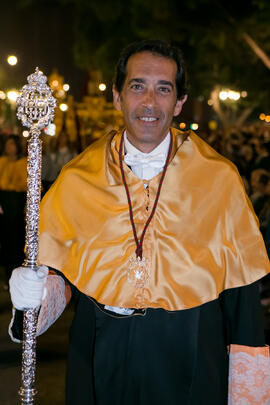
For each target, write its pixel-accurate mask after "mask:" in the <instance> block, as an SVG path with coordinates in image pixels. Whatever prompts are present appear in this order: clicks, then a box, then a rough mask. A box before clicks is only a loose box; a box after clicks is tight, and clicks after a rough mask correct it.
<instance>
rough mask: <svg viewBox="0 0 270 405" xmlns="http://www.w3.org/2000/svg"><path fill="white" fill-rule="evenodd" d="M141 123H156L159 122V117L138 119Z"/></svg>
mask: <svg viewBox="0 0 270 405" xmlns="http://www.w3.org/2000/svg"><path fill="white" fill-rule="evenodd" d="M138 120H139V121H144V122H156V121H158V118H157V117H138Z"/></svg>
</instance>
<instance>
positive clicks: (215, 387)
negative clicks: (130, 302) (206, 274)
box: [66, 283, 265, 405]
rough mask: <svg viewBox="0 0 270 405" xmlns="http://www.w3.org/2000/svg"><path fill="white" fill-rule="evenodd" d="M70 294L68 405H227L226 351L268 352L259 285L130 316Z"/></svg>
mask: <svg viewBox="0 0 270 405" xmlns="http://www.w3.org/2000/svg"><path fill="white" fill-rule="evenodd" d="M75 294H76V295H77V297H76V298H77V305H76V313H75V317H74V320H73V323H72V326H71V331H70V347H69V356H68V367H67V384H66V393H67V395H66V396H67V402H66V403H67V405H74V404H76V405H165V404H166V405H226V404H227V392H228V384H227V381H228V359H229V356H228V350H227V347H228V345H230V344H241V345H247V346H264V344H265V340H264V333H263V326H262V315H261V308H260V301H259V291H258V284H257V283H254V284H252V285H249V286H244V287H240V288H234V289H230V290H227V291H224V292H223V293H222V294H221V295H220V297H219V298H218V299H216V300H214V301H211V302H209V303H206V304H203V305H201V306H198V307H196V308H192V309H188V310H182V311H175V312H168V311H165V310H163V309H149V308H148V309H147V310H146V311H141V312H139V313H138V314H137V315H133V316H123V315H118V314H115V313H113V312H110V311H106V310H104V308H103V306H101V305H99V304H97V303H95V302H94V301H92V300H91V299H89V298H88V297H87V296H85V295H84V294H82V293H80V292H79V291H78V290H76V293H75Z"/></svg>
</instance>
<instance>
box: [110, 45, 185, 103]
mask: <svg viewBox="0 0 270 405" xmlns="http://www.w3.org/2000/svg"><path fill="white" fill-rule="evenodd" d="M140 52H151V53H152V54H154V55H158V56H163V57H165V58H169V59H172V60H174V62H175V63H176V65H177V73H176V78H175V83H176V91H177V99H178V100H180V99H181V98H183V96H184V95H185V94H187V84H186V68H185V63H184V60H183V57H182V54H181V52H180V50H179V49H178V48H176V47H174V46H172V45H170V44H169V43H168V42H166V41H162V40H158V39H151V40H143V41H138V42H134V43H132V44H130V45H128V46H127V47H126V48H124V49H123V51H122V53H121V55H120V58H119V60H118V63H117V65H116V71H115V78H114V85H115V89H116V90H117V91H118V92H119V93H120V92H121V91H122V89H123V85H124V82H125V79H126V67H127V62H128V60H129V58H130V57H131V56H132V55H135V54H136V53H140Z"/></svg>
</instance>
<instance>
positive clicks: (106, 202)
mask: <svg viewBox="0 0 270 405" xmlns="http://www.w3.org/2000/svg"><path fill="white" fill-rule="evenodd" d="M113 93H114V104H115V107H116V108H117V109H118V110H121V111H122V112H123V116H124V121H125V129H124V130H123V131H121V132H115V131H113V132H112V133H110V134H107V135H104V137H102V138H101V139H100V140H98V141H97V142H95V143H94V144H92V145H91V146H90V147H89V148H87V149H86V150H85V151H84V152H83V153H82V154H81V155H80V156H78V157H76V158H75V159H74V160H73V161H72V162H70V163H69V164H68V165H66V166H65V167H64V169H63V170H62V172H61V174H60V176H59V178H58V179H57V181H56V182H55V184H54V185H53V186H52V188H51V189H50V190H49V192H48V193H47V194H46V195H45V197H44V199H43V202H42V207H41V226H40V228H41V229H40V255H39V260H40V263H42V264H43V265H45V266H41V267H40V269H39V271H38V273H34V272H32V270H31V269H27V268H19V269H15V270H14V272H13V275H12V277H11V281H10V291H11V298H12V302H13V305H14V308H16V311H15V310H14V317H13V319H12V322H11V327H10V334H11V336H12V338H13V339H17V340H18V339H20V336H21V318H22V316H21V314H22V312H21V310H22V309H23V308H29V307H30V308H34V307H39V306H40V313H39V323H38V333H39V334H40V333H43V332H44V331H45V330H46V329H47V328H48V327H49V326H50V325H51V324H52V323H53V322H54V320H55V319H56V318H57V317H58V316H60V314H61V312H62V311H63V309H64V308H65V306H66V303H67V302H68V300H69V298H70V296H71V294H73V295H74V296H75V297H76V299H77V305H76V313H75V317H74V321H73V324H72V328H71V334H70V349H69V362H68V370H67V404H69V405H74V404H78V405H92V404H96V405H112V404H113V405H114V404H115V405H164V404H169V405H179V404H182V405H225V404H227V401H228V375H229V371H228V370H229V354H228V349H229V350H230V351H231V355H230V357H231V364H233V362H234V364H235V363H236V364H237V361H238V359H239V356H241V355H243V356H242V357H241V366H239V367H238V368H237V370H238V373H236V374H234V373H233V365H231V367H232V372H231V374H230V386H231V387H233V388H231V389H230V391H229V398H230V399H229V401H231V402H230V403H231V404H233V403H237V402H233V401H235V399H236V400H237V401H238V400H239V401H245V400H246V398H248V400H254V401H255V400H256V401H261V402H258V403H261V404H263V403H265V404H266V403H267V402H263V400H264V399H263V395H265V393H266V392H267V390H268V389H269V384H270V382H269V379H270V376H269V371H268V372H267V370H269V358H268V349H267V348H265V347H264V344H265V342H264V335H263V327H262V319H261V312H260V303H259V294H258V286H257V283H256V281H257V280H259V279H260V278H261V277H263V276H264V275H265V274H267V272H269V261H268V258H267V254H266V252H265V247H264V243H263V240H262V238H261V235H260V232H259V230H258V222H257V219H256V217H255V216H254V213H253V210H252V207H251V204H250V202H249V200H248V198H247V197H246V195H245V192H244V188H243V185H242V182H241V180H240V178H239V175H238V172H237V170H236V168H235V167H234V165H233V164H232V163H231V162H229V161H228V160H226V159H225V158H223V157H222V156H220V155H219V154H218V153H216V152H215V151H214V150H213V149H212V148H210V147H209V146H208V145H207V144H206V143H205V142H203V141H202V140H201V139H200V138H199V137H198V136H197V135H195V134H194V133H192V132H191V131H187V132H181V131H178V130H176V129H174V128H171V127H170V126H171V122H172V120H173V117H175V116H177V115H178V114H179V113H180V112H181V109H182V106H183V104H184V102H185V101H186V97H187V96H186V87H185V69H184V65H183V61H182V58H181V55H180V53H179V51H178V50H177V49H176V48H173V47H171V46H170V45H168V44H167V43H165V42H162V41H156V40H153V41H142V42H139V43H135V44H131V45H130V46H129V47H127V48H126V49H125V50H124V51H123V53H122V55H121V58H120V60H119V62H118V65H117V69H116V78H115V84H114V89H113ZM46 266H48V267H49V268H50V273H49V275H47V273H48V268H47V267H46ZM44 288H46V290H45V291H46V293H45V294H44ZM257 356H260V373H262V372H263V373H264V374H263V375H264V378H263V379H262V378H261V379H260V383H259V384H257V383H254V384H252V383H249V385H248V386H247V381H249V382H250V381H253V380H252V378H253V377H254V375H255V374H254V373H255V372H256V371H257V370H256V368H255V367H254V368H253V367H251V366H250V365H251V364H252V363H254V361H255V362H256V359H257ZM245 363H246V364H245ZM243 370H248V372H247V374H246V375H243ZM252 373H253V374H252ZM267 373H268V374H267ZM235 375H236V376H237V379H236V380H235V379H234V377H235ZM247 375H248V377H247ZM260 375H261V374H260ZM255 380H256V379H255ZM255 380H254V381H255ZM256 381H257V380H256ZM256 384H257V385H256ZM259 386H260V388H259V389H257V390H256V388H258V387H259ZM235 387H236V394H235V391H234V388H235ZM235 395H236V396H235ZM243 398H244V399H243ZM265 398H266V401H267V396H266V397H265ZM239 403H240V402H239ZM241 403H244V402H241ZM246 403H247V402H246Z"/></svg>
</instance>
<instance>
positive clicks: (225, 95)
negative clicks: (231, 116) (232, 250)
mask: <svg viewBox="0 0 270 405" xmlns="http://www.w3.org/2000/svg"><path fill="white" fill-rule="evenodd" d="M219 98H220V100H227V98H228V92H227V91H225V90H222V91H220V92H219Z"/></svg>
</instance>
